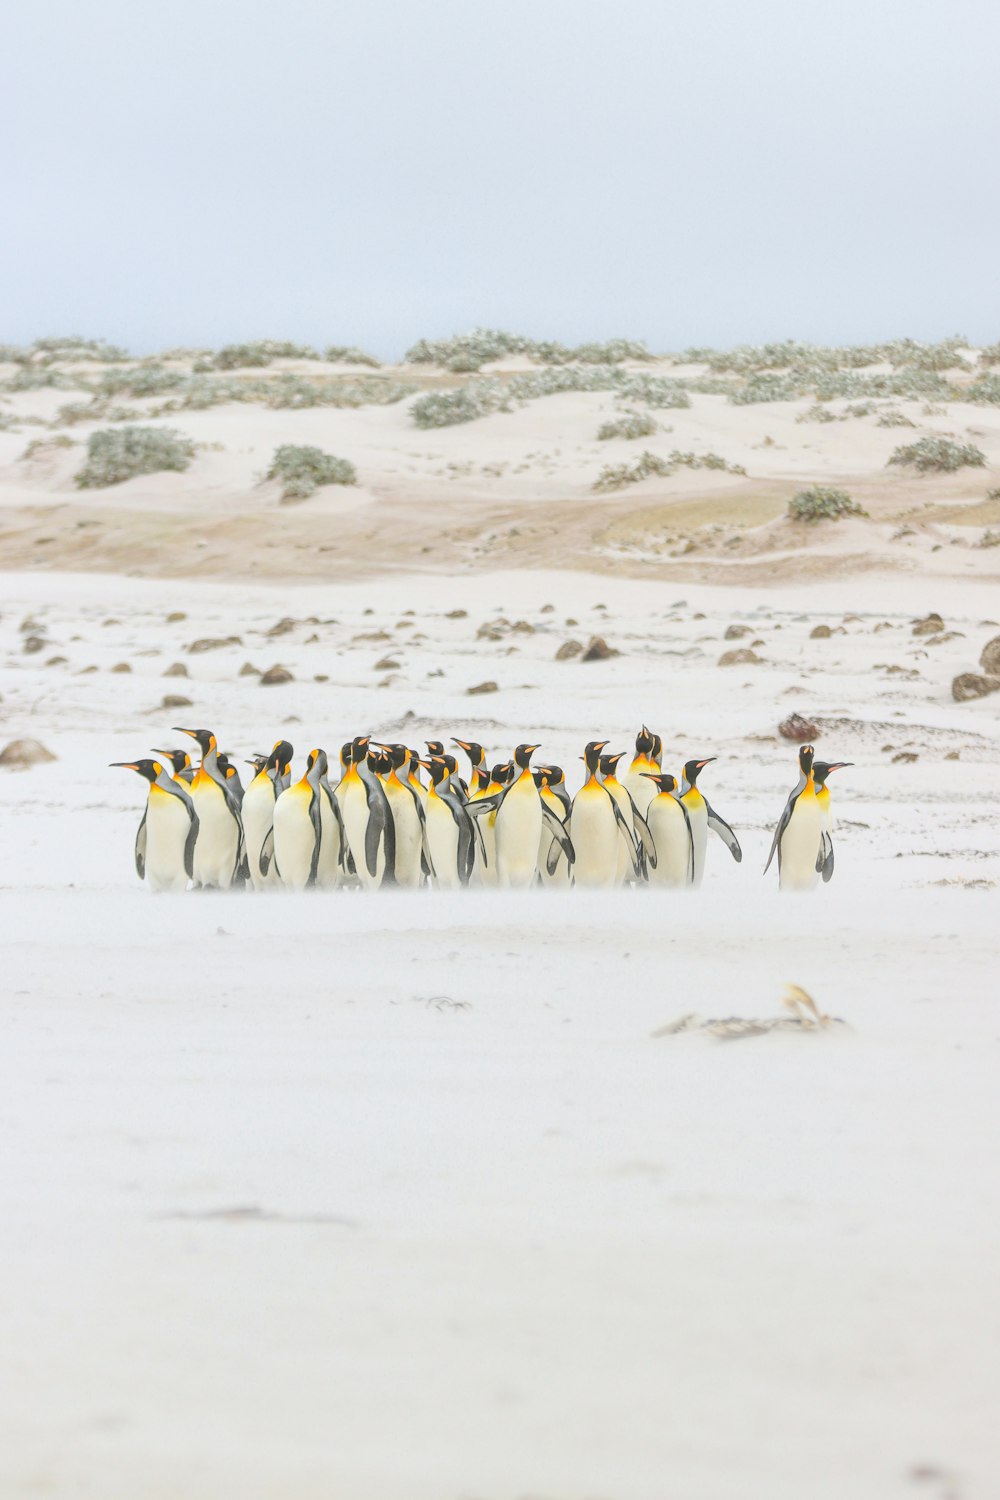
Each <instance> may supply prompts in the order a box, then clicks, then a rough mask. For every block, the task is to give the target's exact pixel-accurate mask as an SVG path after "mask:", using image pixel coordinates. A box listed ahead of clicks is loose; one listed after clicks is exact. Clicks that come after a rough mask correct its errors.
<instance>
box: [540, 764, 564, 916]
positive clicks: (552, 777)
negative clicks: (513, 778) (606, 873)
mask: <svg viewBox="0 0 1000 1500" xmlns="http://www.w3.org/2000/svg"><path fill="white" fill-rule="evenodd" d="M534 776H535V785H536V786H537V788H538V795H539V796H540V797H541V799H542V805H543V806H544V807H547V808H548V809H549V811H550V812H551V813H552V814H553V816H554V817H556V818H558V819H559V821H560V823H562V824H563V826H564V827H565V825H566V820H567V818H568V817H569V814H570V812H571V810H572V806H573V804H572V803H571V801H570V798H569V793H568V792H567V790H566V778H565V776H564V775H563V769H562V766H539V767H537V769H536V770H535V773H534ZM538 878H539V880H540V881H541V883H542V885H549V886H567V885H569V884H571V882H572V878H573V877H572V870H571V868H570V863H569V860H568V859H565V858H564V857H563V852H562V848H561V846H560V844H559V840H558V839H557V838H556V836H555V834H554V833H553V832H552V829H551V827H550V826H549V823H548V822H547V821H546V822H545V823H544V824H543V825H542V836H541V839H540V840H539V844H538Z"/></svg>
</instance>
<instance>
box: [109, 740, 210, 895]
mask: <svg viewBox="0 0 1000 1500" xmlns="http://www.w3.org/2000/svg"><path fill="white" fill-rule="evenodd" d="M112 764H113V765H115V766H120V767H122V769H123V770H126V771H137V772H138V773H139V775H140V776H142V777H143V778H144V779H145V780H146V781H148V782H149V795H148V797H147V799H146V810H145V812H144V813H143V815H142V821H141V823H140V824H139V831H138V833H137V834H136V836H135V868H136V874H137V875H138V876H139V879H140V880H146V881H148V883H149V888H150V890H151V891H183V890H186V889H187V883H188V880H189V879H190V878H191V877H192V876H193V874H194V851H195V846H196V844H197V841H198V814H197V813H196V812H195V808H194V802H193V801H192V798H191V795H190V793H189V792H188V790H187V788H186V787H185V786H184V784H183V783H182V782H179V781H178V780H177V779H176V778H175V777H173V776H170V775H168V773H167V771H166V768H165V767H164V766H163V765H162V764H161V763H160V761H158V760H118V761H114V762H112Z"/></svg>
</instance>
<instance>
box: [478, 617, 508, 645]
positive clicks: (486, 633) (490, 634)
mask: <svg viewBox="0 0 1000 1500" xmlns="http://www.w3.org/2000/svg"><path fill="white" fill-rule="evenodd" d="M502 639H503V631H502V630H498V629H497V627H496V626H495V625H491V624H490V623H489V622H488V621H487V623H486V624H485V625H480V627H479V629H478V630H477V631H476V640H477V641H499V640H502Z"/></svg>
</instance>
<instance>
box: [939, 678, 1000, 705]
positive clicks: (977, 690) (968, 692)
mask: <svg viewBox="0 0 1000 1500" xmlns="http://www.w3.org/2000/svg"><path fill="white" fill-rule="evenodd" d="M990 693H1000V677H981V676H980V675H979V673H978V672H960V673H959V675H958V676H957V677H956V678H955V680H954V682H953V683H952V685H951V696H952V697H953V698H954V700H955V702H956V703H967V702H968V701H969V699H970V698H987V697H988V696H989V695H990Z"/></svg>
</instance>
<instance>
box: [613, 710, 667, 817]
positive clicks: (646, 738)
mask: <svg viewBox="0 0 1000 1500" xmlns="http://www.w3.org/2000/svg"><path fill="white" fill-rule="evenodd" d="M656 740H657V736H656V735H654V734H653V732H652V730H649V729H647V728H646V726H645V724H643V726H642V728H641V729H640V730H639V733H638V734H637V735H636V737H635V755H634V756H633V758H632V763H631V765H630V766H629V768H628V770H627V771H626V772H625V775H624V776H623V777H622V778H621V781H622V785H623V786H624V788H625V790H626V791H627V792H628V794H629V796H630V797H631V798H632V801H633V802H634V803H635V805H636V807H637V808H638V809H639V811H640V813H643V814H645V811H646V808H647V807H648V806H649V804H650V802H651V801H652V800H653V798H654V797H655V796H656V788H655V786H654V785H653V783H652V782H651V781H650V780H649V777H650V775H654V776H655V775H656V773H657V772H658V771H659V769H660V762H659V760H658V759H654V757H653V749H654V746H655V745H656Z"/></svg>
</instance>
